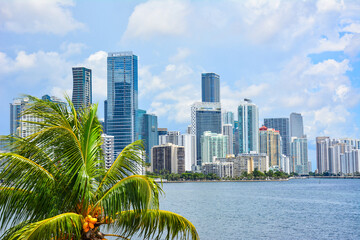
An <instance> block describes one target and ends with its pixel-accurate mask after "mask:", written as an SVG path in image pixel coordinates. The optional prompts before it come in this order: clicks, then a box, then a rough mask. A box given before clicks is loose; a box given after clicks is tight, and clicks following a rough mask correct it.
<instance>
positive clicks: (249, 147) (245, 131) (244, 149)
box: [238, 99, 259, 153]
mask: <svg viewBox="0 0 360 240" xmlns="http://www.w3.org/2000/svg"><path fill="white" fill-rule="evenodd" d="M238 120H239V130H238V131H239V153H250V152H251V151H255V152H259V109H258V107H257V106H256V105H255V104H254V103H252V102H251V100H249V99H244V102H242V103H241V104H240V105H239V107H238Z"/></svg>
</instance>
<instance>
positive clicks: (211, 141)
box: [201, 131, 228, 164]
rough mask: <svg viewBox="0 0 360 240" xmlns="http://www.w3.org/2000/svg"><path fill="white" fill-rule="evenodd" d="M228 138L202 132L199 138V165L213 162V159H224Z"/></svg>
mask: <svg viewBox="0 0 360 240" xmlns="http://www.w3.org/2000/svg"><path fill="white" fill-rule="evenodd" d="M227 143H228V136H224V135H222V134H217V133H212V132H209V131H206V132H204V134H203V135H202V136H201V152H202V153H201V156H202V159H201V164H204V163H209V162H213V158H224V157H226V155H227Z"/></svg>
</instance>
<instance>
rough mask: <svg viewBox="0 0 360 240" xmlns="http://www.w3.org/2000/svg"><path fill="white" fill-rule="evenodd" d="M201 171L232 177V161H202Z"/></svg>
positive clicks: (222, 176) (221, 176)
mask: <svg viewBox="0 0 360 240" xmlns="http://www.w3.org/2000/svg"><path fill="white" fill-rule="evenodd" d="M202 172H203V173H204V174H210V173H214V174H216V175H217V176H218V177H220V178H226V177H230V178H232V177H234V163H233V162H221V161H215V162H212V163H203V164H202Z"/></svg>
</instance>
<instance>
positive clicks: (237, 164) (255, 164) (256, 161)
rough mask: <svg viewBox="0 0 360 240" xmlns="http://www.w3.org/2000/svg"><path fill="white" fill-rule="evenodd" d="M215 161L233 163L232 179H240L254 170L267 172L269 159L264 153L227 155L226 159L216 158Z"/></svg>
mask: <svg viewBox="0 0 360 240" xmlns="http://www.w3.org/2000/svg"><path fill="white" fill-rule="evenodd" d="M216 160H217V161H221V162H223V161H226V162H233V164H234V170H233V174H234V177H240V176H241V174H243V173H244V172H246V173H248V174H250V173H252V172H253V171H254V170H255V169H257V170H259V171H261V172H265V171H269V157H268V156H267V155H266V154H265V153H255V152H251V153H242V154H239V155H237V156H236V157H235V156H234V155H232V156H231V155H229V156H228V157H227V158H217V159H216Z"/></svg>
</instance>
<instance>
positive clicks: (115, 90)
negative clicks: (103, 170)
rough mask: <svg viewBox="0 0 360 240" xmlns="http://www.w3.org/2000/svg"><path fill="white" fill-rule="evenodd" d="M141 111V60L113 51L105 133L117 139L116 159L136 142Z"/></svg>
mask: <svg viewBox="0 0 360 240" xmlns="http://www.w3.org/2000/svg"><path fill="white" fill-rule="evenodd" d="M137 108H138V58H137V56H136V55H134V54H133V53H132V52H113V53H109V54H108V58H107V113H106V115H107V117H106V133H107V134H108V135H111V136H114V152H115V156H117V155H118V154H119V153H120V152H121V150H123V149H124V148H125V147H126V146H127V145H128V144H130V143H132V142H133V141H134V140H135V137H136V136H135V131H136V130H135V128H136V110H137Z"/></svg>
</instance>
